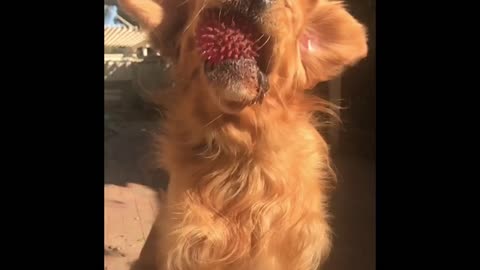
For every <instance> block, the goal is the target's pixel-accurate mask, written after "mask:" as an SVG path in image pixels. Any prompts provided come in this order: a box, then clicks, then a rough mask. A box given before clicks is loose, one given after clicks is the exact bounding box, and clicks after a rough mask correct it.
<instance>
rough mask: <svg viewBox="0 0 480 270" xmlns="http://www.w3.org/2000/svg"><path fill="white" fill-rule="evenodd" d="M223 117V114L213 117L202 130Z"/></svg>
mask: <svg viewBox="0 0 480 270" xmlns="http://www.w3.org/2000/svg"><path fill="white" fill-rule="evenodd" d="M222 116H223V113H222V114H220V115H219V116H217V117H215V118H214V119H213V120H211V121H210V122H208V123H207V124H206V125H204V126H203V127H202V128H206V127H208V126H209V125H211V124H213V122H215V121H217V120H218V119H220V117H222Z"/></svg>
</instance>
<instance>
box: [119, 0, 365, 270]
mask: <svg viewBox="0 0 480 270" xmlns="http://www.w3.org/2000/svg"><path fill="white" fill-rule="evenodd" d="M151 1H153V0H150V1H149V0H142V1H139V0H123V1H121V2H122V6H123V7H124V9H125V10H127V11H128V12H130V14H132V15H133V16H134V17H136V18H137V19H138V20H139V21H140V22H141V23H143V26H144V27H145V28H146V29H147V30H149V31H150V34H151V38H152V42H153V43H154V44H155V45H156V47H157V48H159V49H160V50H161V51H162V52H163V53H164V54H166V55H168V56H170V57H172V58H173V59H175V62H176V68H175V70H174V73H173V74H172V76H174V78H175V81H176V85H175V91H174V93H175V97H174V98H173V99H172V100H173V102H171V103H170V106H169V108H168V110H167V117H166V118H167V120H166V121H165V123H164V124H163V126H162V134H161V135H160V136H159V137H158V146H159V149H158V151H159V157H161V158H160V159H159V160H158V162H159V164H161V165H162V166H163V167H164V168H165V169H166V170H167V171H168V172H169V174H170V184H169V190H168V193H167V198H166V201H165V203H164V204H162V206H161V210H160V215H159V219H161V222H156V224H158V225H155V226H154V228H153V230H157V231H158V235H159V236H157V239H155V240H156V241H157V242H158V247H159V248H158V250H156V251H155V252H154V253H155V257H156V258H155V265H154V266H153V267H152V268H151V269H157V270H206V269H209V270H210V269H212V270H215V269H217V270H223V269H225V270H227V269H231V270H240V269H242V270H248V269H266V270H270V269H271V270H314V269H316V268H317V267H318V266H319V265H320V264H321V262H322V261H323V259H324V258H326V256H327V255H328V253H329V250H330V245H331V240H330V239H331V232H330V227H329V225H328V220H329V218H328V211H327V200H328V194H329V189H330V187H331V184H332V179H333V178H334V176H333V173H332V169H331V165H330V159H329V150H328V146H327V143H326V142H325V140H324V139H323V138H322V136H321V135H320V134H319V133H318V131H317V127H318V124H321V123H319V121H318V120H317V119H316V117H315V115H316V113H317V112H321V113H327V114H334V109H332V106H330V104H329V102H327V101H325V100H323V99H320V98H319V97H316V96H313V95H311V94H309V93H307V92H305V91H304V90H305V89H308V88H311V87H313V86H314V85H316V84H317V83H318V82H321V81H325V80H328V79H331V78H332V77H334V76H336V75H338V74H339V73H340V72H341V71H342V70H343V69H344V68H345V67H346V66H348V65H352V64H354V63H356V62H357V61H358V60H360V59H361V58H363V57H365V55H366V53H367V46H366V34H365V29H364V28H363V26H362V25H361V24H359V23H358V22H357V21H356V20H355V19H353V17H351V15H349V14H348V13H347V11H346V10H345V8H344V7H343V5H342V4H341V3H338V2H329V1H324V0H318V1H317V0H298V1H292V0H277V1H276V3H275V4H274V6H273V7H272V8H271V9H270V10H269V11H268V12H267V13H266V14H265V15H264V19H265V21H266V22H267V25H266V31H267V32H268V33H269V34H270V36H271V38H272V39H273V40H272V42H274V44H275V45H274V48H273V53H272V58H271V64H270V65H269V81H270V86H271V90H270V92H269V94H268V96H267V97H266V98H265V100H264V102H263V103H262V104H257V105H254V106H250V107H247V108H245V109H244V110H243V111H241V112H240V113H238V114H236V115H229V114H225V113H224V112H223V111H222V110H221V109H220V108H218V107H217V106H216V105H215V102H213V101H212V99H211V95H210V92H208V91H209V86H208V82H207V80H206V78H205V76H204V74H203V69H202V68H201V60H200V57H199V55H198V52H196V51H195V49H194V45H193V33H194V28H195V20H196V17H197V16H196V14H198V13H199V10H200V9H202V8H204V7H206V6H214V5H218V2H219V1H213V0H212V1H209V0H206V1H204V0H188V1H184V0H179V1H173V0H170V1H169V0H165V1H164V2H162V1H158V2H156V3H157V4H158V6H161V7H162V9H160V10H157V9H149V8H142V7H147V4H145V5H143V4H142V3H147V2H148V3H149V4H148V5H150V4H151V3H152V2H151ZM148 12H151V13H150V14H149V13H148ZM179 14H181V15H182V16H183V17H182V16H180V17H182V19H180V17H179V16H178V15H179ZM159 18H161V19H162V20H160V21H161V22H160V21H159V22H158V23H152V22H155V21H156V20H159ZM273 21H274V22H275V24H273V23H271V24H270V25H269V24H268V22H273ZM173 26H175V27H177V28H178V29H176V28H174V27H173ZM179 26H180V27H179ZM172 27H173V28H174V29H172ZM162 34H165V35H166V36H167V37H171V38H173V39H172V40H170V41H169V42H170V43H168V44H167V41H166V39H167V37H165V36H162ZM309 37H314V38H318V39H314V42H317V43H315V44H313V45H314V46H313V47H310V48H306V47H305V46H304V45H305V44H303V43H302V42H301V41H302V40H304V39H305V38H307V39H308V38H309ZM302 44H303V45H302ZM312 48H313V49H312ZM141 259H142V258H141Z"/></svg>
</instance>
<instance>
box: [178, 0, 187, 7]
mask: <svg viewBox="0 0 480 270" xmlns="http://www.w3.org/2000/svg"><path fill="white" fill-rule="evenodd" d="M188 1H190V0H185V1H183V2H181V3H180V4H178V5H177V7H180V6H182V5H185V4H186V3H187V2H188Z"/></svg>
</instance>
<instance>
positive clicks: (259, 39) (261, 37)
mask: <svg viewBox="0 0 480 270" xmlns="http://www.w3.org/2000/svg"><path fill="white" fill-rule="evenodd" d="M264 36H265V34H262V35H261V36H260V37H259V38H258V39H257V40H255V42H253V44H257V42H259V41H260V40H261V39H262V38H263V37H264Z"/></svg>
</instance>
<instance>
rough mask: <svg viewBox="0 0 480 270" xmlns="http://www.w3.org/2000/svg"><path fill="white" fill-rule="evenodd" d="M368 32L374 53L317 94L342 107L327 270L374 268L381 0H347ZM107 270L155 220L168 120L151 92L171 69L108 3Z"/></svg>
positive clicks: (119, 268) (124, 258) (333, 130)
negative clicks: (159, 154)
mask: <svg viewBox="0 0 480 270" xmlns="http://www.w3.org/2000/svg"><path fill="white" fill-rule="evenodd" d="M345 2H346V3H347V7H348V9H349V11H350V12H351V13H352V15H353V16H354V17H355V18H357V19H358V20H359V21H360V22H362V23H363V24H364V25H365V26H366V27H367V28H368V33H369V55H368V57H367V58H366V59H365V60H363V61H362V62H360V63H359V64H358V65H356V66H355V67H353V68H351V69H348V70H347V71H346V72H345V73H344V74H343V75H342V77H340V78H338V79H336V80H333V81H330V82H326V83H322V84H320V85H318V86H317V87H316V88H315V89H314V91H315V93H316V94H318V95H320V96H322V97H324V98H326V99H328V100H330V101H332V102H334V103H336V104H339V105H341V106H342V107H343V108H344V109H342V110H341V111H340V115H341V118H342V121H343V123H342V125H336V126H332V127H329V128H328V129H326V130H323V131H322V132H323V133H324V134H325V136H326V138H327V140H328V142H329V143H330V145H331V147H332V154H333V157H334V163H335V166H336V171H337V174H338V183H337V188H336V190H335V191H334V194H333V195H332V204H331V211H332V216H333V219H332V223H333V224H332V226H333V229H334V245H333V250H332V253H331V256H330V257H329V259H328V261H327V262H326V265H325V266H324V267H323V268H322V269H324V270H373V269H375V248H376V245H375V241H376V238H375V228H376V226H375V207H376V202H375V196H376V194H375V182H376V176H375V164H376V154H375V153H376V145H375V141H376V136H375V135H376V83H375V82H376V78H375V72H376V71H375V61H376V52H375V49H376V47H375V43H376V31H375V30H376V22H375V13H376V7H375V5H376V1H375V0H347V1H345ZM104 15H105V21H104V36H105V37H104V81H105V87H104V102H105V111H104V121H105V125H104V127H105V129H104V133H105V143H104V150H105V157H104V167H105V178H104V184H105V239H104V240H105V269H110V270H123V269H128V267H129V264H130V263H131V262H132V261H133V260H135V259H136V258H137V257H138V254H139V252H140V249H141V247H142V246H143V243H144V241H145V239H146V237H147V235H148V232H149V230H150V226H151V224H152V223H153V220H154V218H155V211H156V203H157V194H158V190H161V189H166V187H167V183H168V175H167V174H166V173H165V172H164V171H163V170H161V169H159V168H156V167H155V164H154V163H153V162H152V153H151V152H150V151H151V150H152V148H151V147H150V144H151V140H152V136H153V135H154V134H155V132H156V130H157V129H158V128H159V126H161V124H162V109H161V107H158V106H155V105H153V104H150V103H149V102H148V101H149V99H150V97H151V96H152V95H155V96H157V97H160V99H161V98H162V96H165V100H166V96H167V94H168V93H167V92H166V91H167V90H164V89H167V87H166V86H168V85H169V84H170V83H171V82H170V81H169V78H168V77H167V76H166V74H167V72H168V69H169V68H170V67H171V63H169V62H168V61H167V60H166V59H164V58H163V57H162V56H161V55H159V54H158V53H156V52H155V51H153V50H151V49H150V48H149V44H148V41H147V39H146V36H145V34H144V33H143V32H142V31H141V29H140V28H139V27H138V25H137V24H136V23H135V21H133V20H132V19H131V18H129V17H128V16H127V15H126V14H125V13H123V12H122V11H121V10H120V9H119V8H118V4H117V1H116V0H115V1H114V0H104Z"/></svg>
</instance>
